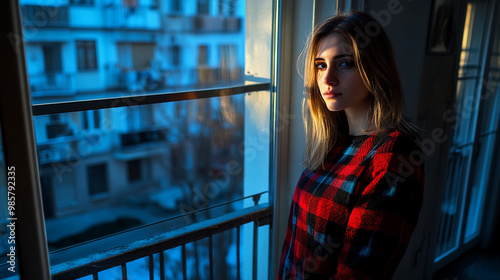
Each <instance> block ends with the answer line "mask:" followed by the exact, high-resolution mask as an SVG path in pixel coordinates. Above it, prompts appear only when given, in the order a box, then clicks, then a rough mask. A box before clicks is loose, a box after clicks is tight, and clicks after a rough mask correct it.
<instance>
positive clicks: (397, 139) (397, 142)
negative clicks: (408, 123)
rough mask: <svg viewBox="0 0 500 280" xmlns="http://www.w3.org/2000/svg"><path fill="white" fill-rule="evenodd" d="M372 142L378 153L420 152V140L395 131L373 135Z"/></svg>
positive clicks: (415, 136)
mask: <svg viewBox="0 0 500 280" xmlns="http://www.w3.org/2000/svg"><path fill="white" fill-rule="evenodd" d="M374 136H375V139H374V142H376V143H377V144H375V145H376V146H378V149H377V150H378V151H379V152H380V153H409V152H411V151H413V150H421V148H420V139H419V137H418V136H417V135H410V134H407V133H405V132H402V131H400V130H397V129H392V130H388V131H383V132H379V133H376V134H374Z"/></svg>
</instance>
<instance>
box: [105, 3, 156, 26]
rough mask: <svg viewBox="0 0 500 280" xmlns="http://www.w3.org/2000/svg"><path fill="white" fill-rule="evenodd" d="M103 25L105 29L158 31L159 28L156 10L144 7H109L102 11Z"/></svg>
mask: <svg viewBox="0 0 500 280" xmlns="http://www.w3.org/2000/svg"><path fill="white" fill-rule="evenodd" d="M103 16H104V17H103V23H104V26H105V27H106V28H120V29H123V28H132V29H147V30H159V29H160V28H161V22H160V12H159V10H158V9H155V8H152V7H149V6H148V7H146V6H137V7H124V6H109V7H105V8H104V9H103Z"/></svg>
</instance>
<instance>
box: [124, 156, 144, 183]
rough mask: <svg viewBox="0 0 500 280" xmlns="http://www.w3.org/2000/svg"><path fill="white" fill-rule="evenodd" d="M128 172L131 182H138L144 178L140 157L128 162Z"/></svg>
mask: <svg viewBox="0 0 500 280" xmlns="http://www.w3.org/2000/svg"><path fill="white" fill-rule="evenodd" d="M127 174H128V181H129V182H136V181H140V180H141V179H142V165H141V160H140V159H135V160H131V161H128V162H127Z"/></svg>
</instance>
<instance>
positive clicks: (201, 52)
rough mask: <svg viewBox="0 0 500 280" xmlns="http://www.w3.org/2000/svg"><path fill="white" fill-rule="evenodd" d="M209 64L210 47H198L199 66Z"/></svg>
mask: <svg viewBox="0 0 500 280" xmlns="http://www.w3.org/2000/svg"><path fill="white" fill-rule="evenodd" d="M207 64H208V46H207V45H201V46H199V47H198V65H207Z"/></svg>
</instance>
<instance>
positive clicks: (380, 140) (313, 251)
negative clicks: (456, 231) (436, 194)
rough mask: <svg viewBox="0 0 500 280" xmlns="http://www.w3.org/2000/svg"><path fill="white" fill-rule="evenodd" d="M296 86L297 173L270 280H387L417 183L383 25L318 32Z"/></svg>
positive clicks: (365, 23) (341, 24) (358, 21)
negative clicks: (300, 138)
mask: <svg viewBox="0 0 500 280" xmlns="http://www.w3.org/2000/svg"><path fill="white" fill-rule="evenodd" d="M305 88H306V101H307V103H305V104H306V105H307V106H305V108H304V111H305V114H304V121H305V126H306V151H305V160H304V164H305V166H306V169H305V170H304V172H303V173H302V176H301V177H300V179H299V182H298V184H297V186H296V188H295V193H294V196H293V201H292V206H291V209H290V217H289V221H288V230H287V234H286V239H285V243H284V246H283V254H282V257H281V264H280V270H279V276H278V279H390V278H392V275H393V273H394V271H395V269H396V267H397V265H398V263H399V262H400V260H401V258H402V257H403V255H404V253H405V250H406V248H407V245H408V243H409V241H410V237H411V235H412V233H413V230H414V228H415V226H416V224H417V219H418V215H419V212H420V207H421V204H422V196H423V185H424V176H423V165H422V164H423V155H422V152H421V149H420V145H419V142H418V136H417V135H418V130H417V129H416V128H415V126H413V125H412V124H411V123H409V122H408V121H407V120H405V118H404V117H403V116H402V88H401V83H400V79H399V76H398V72H397V69H396V65H395V62H394V57H393V54H392V49H391V46H390V43H389V40H388V38H387V35H386V34H385V33H384V31H383V30H382V27H381V26H380V25H379V24H378V23H377V22H376V21H375V20H374V19H373V18H372V17H371V16H369V15H368V14H366V13H361V12H353V13H351V14H349V15H337V16H334V17H332V18H330V19H328V20H326V21H325V22H324V23H323V24H321V25H320V26H319V27H317V28H316V30H315V31H314V32H313V34H312V37H311V39H310V42H309V48H308V50H307V56H306V71H305Z"/></svg>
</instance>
